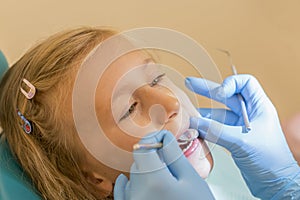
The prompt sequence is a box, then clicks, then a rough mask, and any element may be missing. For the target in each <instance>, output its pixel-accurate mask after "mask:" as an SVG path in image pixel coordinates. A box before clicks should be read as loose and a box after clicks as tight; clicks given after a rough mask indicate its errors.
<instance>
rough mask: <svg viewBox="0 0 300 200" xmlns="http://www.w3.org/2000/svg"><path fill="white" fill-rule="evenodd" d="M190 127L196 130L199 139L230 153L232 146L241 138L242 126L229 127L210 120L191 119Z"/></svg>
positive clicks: (201, 118)
mask: <svg viewBox="0 0 300 200" xmlns="http://www.w3.org/2000/svg"><path fill="white" fill-rule="evenodd" d="M190 127H191V128H194V129H197V130H198V131H199V133H200V137H202V138H204V139H205V140H207V141H210V142H212V143H216V144H218V145H220V146H223V147H224V148H226V149H227V150H229V151H231V147H232V145H233V144H237V143H239V141H240V138H241V137H242V134H243V133H242V131H243V129H242V128H243V127H242V126H229V125H225V124H222V123H219V122H217V121H215V120H212V119H207V118H203V117H200V118H198V117H192V118H191V119H190Z"/></svg>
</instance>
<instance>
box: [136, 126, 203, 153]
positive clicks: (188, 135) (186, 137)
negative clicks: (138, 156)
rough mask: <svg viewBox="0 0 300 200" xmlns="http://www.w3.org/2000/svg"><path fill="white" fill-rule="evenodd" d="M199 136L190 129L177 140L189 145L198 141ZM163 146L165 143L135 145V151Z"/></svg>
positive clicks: (195, 131)
mask: <svg viewBox="0 0 300 200" xmlns="http://www.w3.org/2000/svg"><path fill="white" fill-rule="evenodd" d="M198 136H199V133H198V131H197V130H195V129H188V130H186V131H185V132H184V133H183V134H182V135H181V136H180V137H179V139H178V140H177V141H178V143H179V144H185V143H188V142H190V141H192V140H194V139H196V138H197V137H198ZM162 146H163V143H161V142H158V143H146V144H134V145H133V150H138V149H157V148H161V147H162Z"/></svg>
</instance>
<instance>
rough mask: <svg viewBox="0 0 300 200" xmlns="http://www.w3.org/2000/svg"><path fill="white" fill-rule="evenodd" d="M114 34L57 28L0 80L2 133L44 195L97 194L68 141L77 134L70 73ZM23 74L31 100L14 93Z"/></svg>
mask: <svg viewBox="0 0 300 200" xmlns="http://www.w3.org/2000/svg"><path fill="white" fill-rule="evenodd" d="M114 34H115V32H114V31H111V30H108V29H99V28H88V27H82V28H77V29H73V30H68V31H64V32H60V33H57V34H55V35H53V36H51V37H50V38H48V39H46V40H45V41H43V42H41V43H39V44H38V45H36V46H35V47H33V48H32V49H30V50H29V51H28V52H27V53H25V55H24V56H22V57H21V58H20V59H19V60H18V61H17V62H16V63H15V64H14V65H13V66H12V67H11V68H10V69H9V70H8V71H7V73H6V74H5V75H4V77H3V78H2V80H1V84H0V94H1V95H0V110H1V112H0V123H1V124H0V125H1V127H2V128H3V130H4V133H3V134H4V136H5V137H6V139H7V141H8V144H9V146H10V148H11V150H12V152H13V154H14V155H15V157H16V158H17V160H18V161H19V163H20V164H21V166H22V168H23V169H24V170H25V172H26V173H27V174H28V175H29V177H30V178H31V179H32V182H33V184H34V186H35V187H36V188H37V189H38V191H39V192H40V195H41V196H42V197H43V198H44V199H55V200H65V199H97V195H96V192H95V191H96V189H95V188H93V186H91V184H89V183H88V182H87V180H86V178H85V176H84V172H83V171H82V170H81V168H80V163H81V162H83V161H82V159H84V158H82V155H81V154H80V150H79V149H78V147H77V146H75V144H74V143H76V142H74V141H75V140H79V139H78V136H77V135H76V131H75V128H74V124H73V122H72V119H70V117H69V116H71V115H70V113H68V111H71V110H68V109H67V106H70V105H69V104H71V102H70V96H71V93H72V88H73V83H74V79H75V75H76V74H75V73H74V72H76V71H77V69H78V67H79V66H80V64H81V62H82V61H83V59H84V58H85V56H86V55H87V54H88V53H89V52H90V51H91V50H92V49H93V48H94V47H95V46H96V45H98V44H99V43H100V42H101V41H103V40H104V39H106V38H108V37H110V36H112V35H114ZM23 78H26V79H27V80H29V81H30V82H31V83H32V84H33V85H34V86H35V87H36V89H37V93H36V95H35V96H34V98H33V99H31V100H28V99H26V98H25V96H24V95H23V94H22V93H21V92H20V87H23V88H26V86H25V85H24V83H22V79H23ZM68 88H69V89H68ZM17 108H18V109H19V110H20V112H21V113H23V115H24V116H25V117H26V118H27V119H28V120H30V121H31V123H32V126H33V132H32V133H31V134H26V133H25V132H24V131H23V129H22V128H21V126H20V124H21V123H22V121H21V119H20V117H19V116H18V115H17V112H16V109H17ZM67 116H68V117H67ZM103 194H104V192H103Z"/></svg>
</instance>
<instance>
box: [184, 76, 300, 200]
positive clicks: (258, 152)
mask: <svg viewBox="0 0 300 200" xmlns="http://www.w3.org/2000/svg"><path fill="white" fill-rule="evenodd" d="M186 86H187V87H188V88H189V89H191V90H193V91H195V92H196V93H198V94H200V95H203V96H206V97H208V98H212V99H214V100H216V101H219V102H221V103H223V104H225V105H226V106H227V107H228V108H229V109H230V110H225V109H200V113H201V115H202V117H201V118H192V119H191V127H192V128H197V129H198V130H199V132H200V133H201V136H202V137H203V138H205V139H206V140H209V141H211V142H214V143H217V144H219V145H221V146H223V147H225V148H226V149H228V150H229V151H230V152H231V154H232V157H233V159H234V161H235V163H236V164H237V166H238V167H239V169H240V170H241V173H242V175H243V177H244V179H245V181H246V183H247V185H248V187H249V188H250V190H251V192H252V194H253V195H255V196H257V197H260V198H262V199H271V198H272V199H283V198H288V199H293V198H292V197H295V199H296V198H297V199H298V198H299V196H300V186H299V183H300V176H299V172H300V169H299V166H298V165H297V163H296V161H295V159H294V158H293V156H292V154H291V151H290V149H289V147H288V145H287V143H286V140H285V137H284V135H283V132H282V130H281V127H280V123H279V120H278V116H277V112H276V109H275V108H274V106H273V104H272V103H271V101H270V100H269V98H268V97H267V96H266V94H265V93H264V91H263V89H262V88H261V86H260V84H259V83H258V81H257V80H256V79H255V78H254V77H252V76H250V75H235V76H230V77H228V78H226V79H225V81H224V82H223V84H222V85H220V84H217V83H214V82H211V81H208V80H204V79H200V78H187V79H186ZM238 93H240V94H241V95H242V96H243V98H244V100H245V103H246V107H247V112H248V116H249V120H250V123H251V127H252V130H251V131H250V132H248V133H244V132H243V126H244V121H243V117H242V111H241V106H240V103H239V101H238V98H237V95H236V94H238ZM297 195H298V196H297Z"/></svg>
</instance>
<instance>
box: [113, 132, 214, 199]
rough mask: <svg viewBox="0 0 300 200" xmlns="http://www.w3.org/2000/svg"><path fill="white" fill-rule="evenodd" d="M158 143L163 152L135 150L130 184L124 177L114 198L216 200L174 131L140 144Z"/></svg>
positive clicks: (116, 185)
mask: <svg viewBox="0 0 300 200" xmlns="http://www.w3.org/2000/svg"><path fill="white" fill-rule="evenodd" d="M157 142H162V143H163V147H162V148H160V149H159V150H157V149H150V150H149V149H148V150H142V149H141V150H136V151H134V153H133V154H134V161H135V162H134V164H133V165H132V167H131V171H130V181H128V180H127V178H126V177H125V176H124V175H122V174H121V175H120V176H119V177H118V178H117V180H116V184H115V188H114V199H116V200H141V199H142V200H153V199H155V200H182V199H203V200H204V199H205V200H211V199H214V197H213V195H212V193H211V191H210V189H209V187H208V185H207V184H206V182H205V181H204V180H203V179H202V178H201V177H200V176H199V175H198V174H197V172H196V171H195V170H194V168H193V167H192V166H191V165H190V163H189V161H188V160H187V159H186V158H185V156H184V155H183V153H182V151H181V149H180V148H179V146H178V143H177V141H176V139H175V137H174V136H173V135H172V134H171V133H170V132H168V131H160V132H156V133H153V134H151V135H149V136H146V137H145V138H143V139H142V140H141V141H140V143H157Z"/></svg>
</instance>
